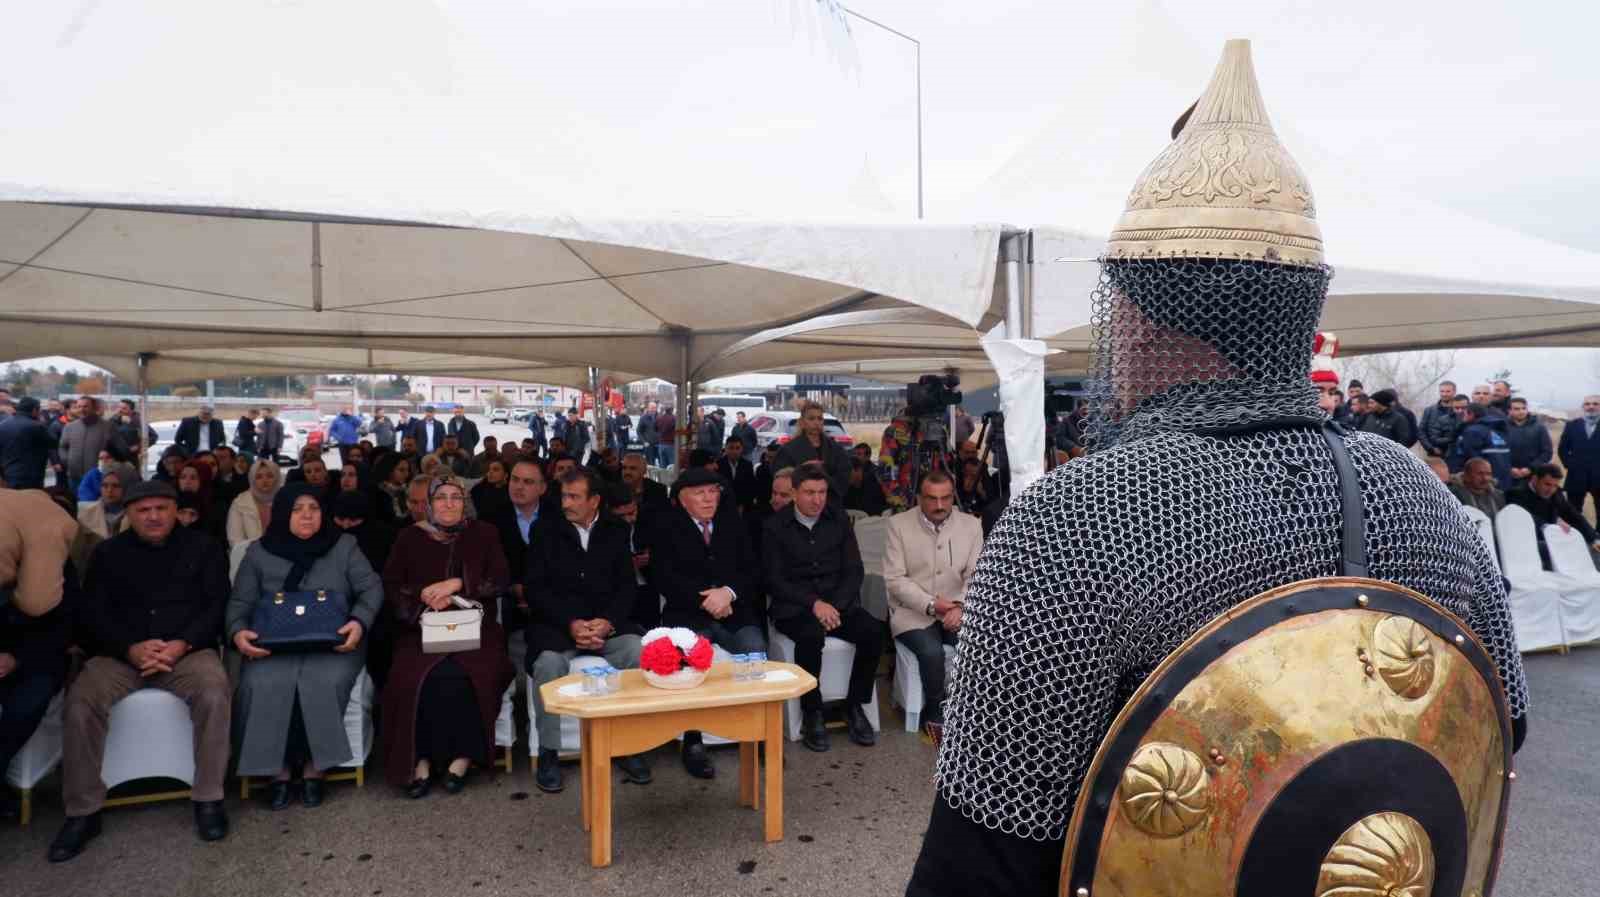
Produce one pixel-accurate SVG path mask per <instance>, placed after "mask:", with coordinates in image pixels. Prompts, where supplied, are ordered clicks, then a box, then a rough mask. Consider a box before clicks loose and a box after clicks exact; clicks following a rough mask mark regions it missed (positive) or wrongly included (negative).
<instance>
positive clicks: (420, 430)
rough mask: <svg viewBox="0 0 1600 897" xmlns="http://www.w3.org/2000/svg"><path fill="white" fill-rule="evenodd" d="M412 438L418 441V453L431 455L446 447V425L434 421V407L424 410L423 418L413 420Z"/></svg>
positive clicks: (430, 406)
mask: <svg viewBox="0 0 1600 897" xmlns="http://www.w3.org/2000/svg"><path fill="white" fill-rule="evenodd" d="M401 435H406V434H401ZM410 436H411V438H413V439H415V440H416V441H417V451H418V452H419V453H421V454H424V455H431V454H433V453H434V452H436V451H438V450H439V449H440V448H441V447H442V446H443V445H444V437H445V432H444V424H443V423H441V422H440V421H438V420H435V419H434V416H433V406H432V405H428V406H425V407H424V408H423V409H422V416H421V417H413V418H412V419H411V433H410Z"/></svg>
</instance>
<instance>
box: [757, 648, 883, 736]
mask: <svg viewBox="0 0 1600 897" xmlns="http://www.w3.org/2000/svg"><path fill="white" fill-rule="evenodd" d="M767 637H768V642H769V644H770V645H771V649H770V650H771V654H772V659H773V660H778V661H782V662H784V663H794V641H793V640H792V639H790V638H789V637H788V636H786V635H784V634H783V633H781V632H779V631H778V628H777V627H776V626H772V627H768V633H767ZM855 659H856V646H855V645H852V644H850V643H849V642H847V641H845V640H844V639H838V638H833V637H832V636H829V637H828V638H826V639H824V640H823V642H822V675H820V676H818V677H817V690H818V691H820V692H821V693H822V700H824V701H843V700H844V699H845V698H847V697H849V696H850V666H851V664H852V663H854V662H855ZM862 709H863V710H865V711H866V714H867V721H868V722H870V723H872V731H874V732H881V731H883V727H882V726H880V725H878V689H877V686H876V684H874V686H873V689H872V699H871V700H870V701H868V702H867V704H866V706H865V707H863V708H862ZM783 716H784V724H785V725H786V726H788V728H789V740H790V741H799V740H800V699H799V698H792V699H790V700H788V701H786V702H784V711H783Z"/></svg>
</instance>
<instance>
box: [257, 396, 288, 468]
mask: <svg viewBox="0 0 1600 897" xmlns="http://www.w3.org/2000/svg"><path fill="white" fill-rule="evenodd" d="M282 453H283V421H281V420H278V418H277V412H276V411H274V410H273V409H271V408H263V409H261V421H260V422H259V423H257V424H256V455H257V456H258V457H261V458H268V459H276V458H277V457H278V455H280V454H282Z"/></svg>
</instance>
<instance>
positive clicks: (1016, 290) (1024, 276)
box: [1000, 231, 1033, 339]
mask: <svg viewBox="0 0 1600 897" xmlns="http://www.w3.org/2000/svg"><path fill="white" fill-rule="evenodd" d="M1032 264H1033V232H1032V231H1010V232H1008V233H1006V234H1005V235H1004V236H1002V237H1001V238H1000V266H1001V269H1002V270H1003V271H1004V272H1005V285H1006V321H1005V334H1006V339H1033V289H1032V287H1033V283H1032V277H1031V276H1030V275H1031V272H1030V271H1029V267H1030V266H1031V265H1032Z"/></svg>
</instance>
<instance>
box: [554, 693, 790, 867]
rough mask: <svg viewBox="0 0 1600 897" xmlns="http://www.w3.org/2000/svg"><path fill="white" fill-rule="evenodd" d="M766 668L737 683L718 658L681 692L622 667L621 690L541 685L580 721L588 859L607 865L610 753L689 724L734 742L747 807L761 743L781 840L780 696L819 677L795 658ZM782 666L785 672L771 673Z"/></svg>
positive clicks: (757, 790) (773, 835)
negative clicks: (589, 692)
mask: <svg viewBox="0 0 1600 897" xmlns="http://www.w3.org/2000/svg"><path fill="white" fill-rule="evenodd" d="M767 670H768V675H769V678H768V679H766V680H763V681H756V682H735V681H733V665H732V664H726V663H719V664H716V665H714V666H712V668H711V672H710V674H709V675H708V676H707V677H706V681H705V682H704V683H702V684H701V685H700V686H699V687H697V688H690V689H684V690H682V691H669V690H667V689H662V688H656V687H654V686H652V685H650V684H649V683H647V682H645V681H644V674H643V673H641V672H640V671H638V670H624V671H623V673H622V688H621V690H620V691H618V692H617V693H616V694H613V695H607V696H605V697H588V696H583V695H578V696H568V695H564V694H562V693H561V687H562V686H564V685H574V684H578V685H581V683H582V681H583V677H582V675H581V674H573V675H570V676H563V677H561V678H560V679H557V680H555V681H554V682H547V683H545V684H544V686H543V687H542V688H541V689H540V694H541V696H542V697H543V698H544V706H545V710H546V711H548V712H550V713H559V714H562V715H563V716H573V717H577V718H578V719H579V720H580V724H581V729H582V733H583V753H582V759H581V764H582V780H583V828H584V831H587V832H588V833H589V863H590V865H592V866H595V867H601V866H609V865H611V760H612V758H614V757H626V756H629V755H632V754H637V753H640V752H642V751H648V750H650V749H651V748H653V747H656V746H658V745H661V744H665V743H666V742H668V741H671V740H672V739H674V738H677V737H678V736H679V735H681V734H683V732H684V731H686V730H688V729H698V730H700V731H701V732H704V733H706V734H708V735H720V736H722V737H723V738H726V739H728V740H730V741H737V742H739V803H740V805H742V806H746V807H749V808H751V809H752V810H755V809H760V808H761V768H760V767H761V761H760V753H759V752H758V750H757V745H758V744H761V743H763V742H764V743H765V744H766V746H767V747H766V757H767V764H766V765H767V784H766V791H767V807H766V819H765V833H766V840H768V841H781V840H783V741H784V733H783V702H784V701H787V700H789V699H791V698H797V697H799V696H800V695H803V694H805V693H806V692H808V691H810V690H812V689H813V688H816V687H817V680H816V679H815V678H813V677H812V676H811V674H810V673H807V672H806V671H805V670H802V669H800V668H799V667H797V666H795V665H794V664H792V663H770V662H769V663H768V664H767ZM779 671H783V672H786V673H788V674H790V675H789V676H782V673H779V675H780V676H782V679H781V680H778V679H775V678H774V677H773V676H772V674H773V673H778V672H779ZM791 677H792V678H791Z"/></svg>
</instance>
